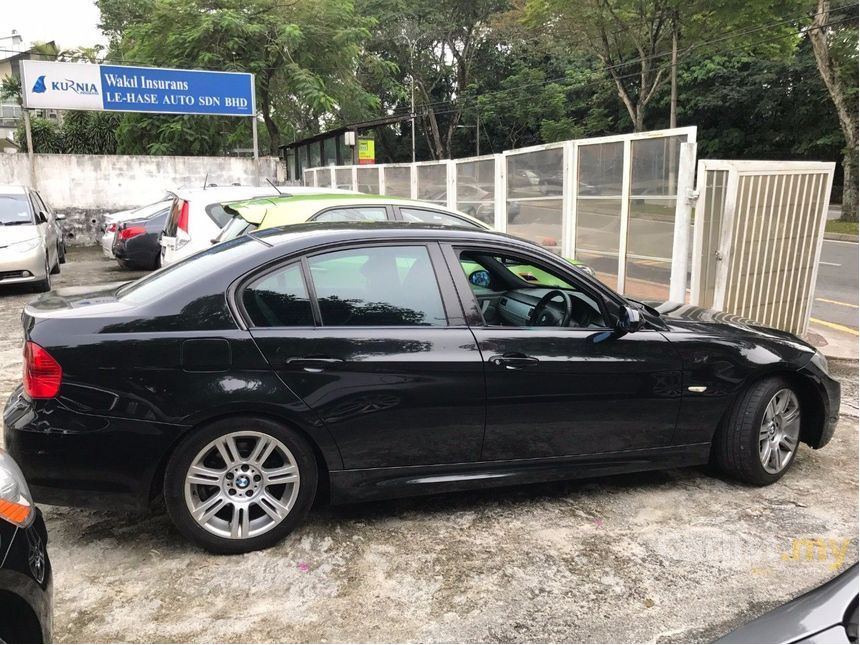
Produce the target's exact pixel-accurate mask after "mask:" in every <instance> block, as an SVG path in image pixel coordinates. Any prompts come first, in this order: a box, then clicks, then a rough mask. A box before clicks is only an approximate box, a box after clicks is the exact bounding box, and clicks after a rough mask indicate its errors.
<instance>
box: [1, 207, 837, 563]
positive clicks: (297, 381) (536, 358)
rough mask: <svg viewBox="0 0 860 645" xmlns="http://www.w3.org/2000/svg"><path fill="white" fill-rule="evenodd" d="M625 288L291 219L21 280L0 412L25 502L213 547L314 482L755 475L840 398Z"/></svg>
mask: <svg viewBox="0 0 860 645" xmlns="http://www.w3.org/2000/svg"><path fill="white" fill-rule="evenodd" d="M660 309H661V310H662V311H661V310H658V309H654V308H651V307H650V306H647V305H645V304H641V303H638V302H635V301H631V300H627V299H625V298H624V297H622V296H620V295H618V294H616V293H614V292H613V291H611V290H610V289H608V288H607V287H606V286H604V285H603V284H601V283H600V282H598V281H597V280H595V279H593V278H592V277H590V276H589V275H586V274H585V273H584V272H582V271H580V270H578V269H577V268H576V267H573V266H571V265H570V264H569V263H567V262H565V261H564V260H563V259H561V258H559V257H557V256H555V255H553V254H551V253H549V252H547V251H544V250H543V249H541V248H540V247H538V246H535V245H533V244H530V243H528V242H524V241H522V240H517V239H515V238H512V237H508V236H506V235H502V234H499V233H492V232H486V231H479V230H475V229H470V230H466V229H456V228H441V227H432V226H417V225H410V224H397V223H381V224H367V225H355V224H352V225H349V227H348V228H347V227H345V225H319V224H317V225H301V226H293V227H290V228H289V230H286V229H272V230H268V231H264V232H257V233H254V234H252V235H249V236H244V237H242V238H238V239H236V240H232V241H230V242H227V243H224V244H221V245H217V246H214V247H212V248H211V249H208V250H207V251H204V252H202V253H200V254H198V255H196V256H193V257H191V258H189V259H187V260H185V261H183V262H180V263H177V264H176V265H173V266H171V267H168V268H166V269H162V270H161V271H158V272H156V273H154V274H152V275H150V276H147V277H145V278H143V279H141V280H138V281H137V282H133V283H129V284H127V285H124V286H122V287H119V288H116V287H109V288H101V289H97V290H92V291H90V292H85V290H81V289H80V288H78V289H77V290H75V291H65V292H64V291H62V290H60V291H56V292H52V293H50V294H47V295H45V296H43V297H41V298H39V299H37V300H35V301H34V302H32V303H31V304H29V305H28V306H27V307H26V309H25V311H24V314H23V317H22V320H23V324H24V333H25V348H24V362H25V373H24V382H23V384H22V385H21V386H19V387H18V389H17V390H15V391H14V392H13V394H12V396H11V398H10V400H9V401H8V403H7V406H6V409H5V412H4V425H5V438H6V445H7V446H8V449H9V451H10V452H11V453H12V454H13V455H14V456H15V458H16V459H17V460H18V462H19V463H20V464H21V467H22V469H23V470H24V472H25V474H26V475H27V477H28V479H29V481H30V484H31V487H32V490H33V492H34V494H35V496H36V499H37V500H39V501H44V502H45V503H51V504H70V505H94V504H98V505H103V506H108V507H111V508H116V507H117V506H119V505H133V506H138V507H140V506H147V505H149V504H150V503H152V502H153V500H155V499H156V498H159V497H162V496H163V498H164V500H165V503H166V506H167V509H168V512H169V514H170V516H171V518H172V519H173V521H174V522H175V524H176V526H177V527H178V528H179V530H180V531H181V532H182V533H183V534H184V535H186V536H187V537H188V538H189V539H191V540H193V541H194V542H196V543H197V544H199V545H202V546H203V547H205V548H207V549H209V550H211V551H213V552H219V553H238V552H244V551H249V550H255V549H261V548H265V547H267V546H270V545H272V544H274V543H275V542H277V541H278V540H280V539H281V538H282V537H283V536H284V535H286V534H287V533H288V532H289V531H290V530H292V529H293V528H294V527H296V526H297V525H298V524H299V523H300V522H302V520H303V519H304V517H305V516H306V514H307V512H308V510H309V508H310V506H311V503H312V502H313V501H314V498H315V497H316V496H317V495H318V494H323V492H324V494H325V495H326V496H327V499H328V500H329V501H331V502H333V503H342V502H352V501H359V500H368V499H374V498H384V497H396V496H407V495H417V494H425V493H435V492H442V491H455V490H462V489H466V488H474V487H488V486H498V485H512V484H520V483H528V482H536V481H547V480H557V479H570V478H575V477H584V476H592V475H606V474H612V473H622V472H630V471H642V470H648V469H659V468H668V467H676V466H690V465H695V464H703V463H706V462H708V461H709V460H711V459H713V460H714V461H716V462H717V463H718V464H719V465H720V466H721V467H722V469H723V471H725V472H726V473H727V474H728V475H730V476H733V477H735V478H737V479H739V480H742V481H744V482H748V483H750V484H755V485H764V484H770V483H772V482H775V481H776V480H778V479H779V478H780V477H782V476H783V475H784V474H785V472H786V471H787V470H788V469H789V467H790V466H791V464H792V462H793V460H794V459H795V457H796V456H797V451H798V446H799V444H800V443H801V442H803V443H806V444H808V445H810V446H812V447H813V448H821V447H822V446H824V445H825V444H827V442H828V441H829V440H830V438H831V436H832V434H833V430H834V427H835V424H836V419H837V416H838V410H839V396H840V390H839V384H838V383H837V382H836V381H835V380H834V379H833V378H832V377H831V376H830V375H829V374H828V368H827V363H826V361H825V359H824V357H823V356H822V355H821V354H819V353H817V352H816V351H815V350H814V349H813V348H812V347H810V346H809V345H807V344H805V343H803V342H802V341H800V340H799V339H797V338H795V337H794V336H792V335H790V334H787V333H783V332H779V331H775V330H771V329H763V328H759V327H754V326H751V325H749V324H746V323H744V322H743V321H733V320H731V319H730V317H724V316H721V315H718V314H716V315H715V314H713V313H712V312H704V311H701V310H695V309H691V308H689V307H672V306H668V305H667V306H665V307H661V308H660Z"/></svg>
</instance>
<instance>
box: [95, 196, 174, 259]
mask: <svg viewBox="0 0 860 645" xmlns="http://www.w3.org/2000/svg"><path fill="white" fill-rule="evenodd" d="M172 202H173V195H168V196H166V197H163V198H162V199H160V200H158V201H157V202H154V203H152V204H147V205H146V206H140V207H139V208H132V209H130V210H127V211H119V212H117V213H111V214H110V215H105V218H104V222H105V223H104V227H103V228H102V238H101V245H102V252H103V253H104V255H105V257H106V258H109V259H111V260H113V259H114V255H113V241H114V238H115V237H116V231H117V229H118V228H119V225H120V224H122V223H123V222H127V221H129V220H133V219H142V218H144V217H149V216H150V215H154V214H155V213H157V212H159V211H160V210H162V209H164V208H166V207H168V206H170V204H171V203H172Z"/></svg>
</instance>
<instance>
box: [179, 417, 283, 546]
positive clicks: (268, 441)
mask: <svg viewBox="0 0 860 645" xmlns="http://www.w3.org/2000/svg"><path fill="white" fill-rule="evenodd" d="M299 486H300V476H299V468H298V464H297V462H296V459H295V457H294V456H293V453H292V452H290V450H289V448H287V447H286V446H285V445H284V444H283V443H282V442H281V441H279V440H278V439H275V438H274V437H273V436H271V435H268V434H265V433H262V432H250V431H248V432H243V431H237V432H231V433H229V434H225V435H222V436H220V437H218V438H217V439H215V440H214V441H212V442H210V443H209V444H207V445H206V446H205V447H204V448H203V449H202V450H200V452H198V453H197V455H196V456H195V457H194V459H193V460H192V462H191V466H189V468H188V470H187V472H186V474H185V504H186V506H187V508H188V512H189V513H190V515H191V517H192V518H193V519H194V521H195V522H197V524H199V525H200V526H201V527H202V528H204V529H205V530H206V531H208V532H210V533H212V534H213V535H217V536H219V537H225V538H231V539H234V540H239V539H247V538H251V537H256V536H258V535H262V534H264V533H267V532H269V531H271V530H272V529H273V528H275V527H276V526H278V525H279V524H280V523H281V522H283V521H284V520H285V519H286V517H287V516H288V515H289V513H290V511H291V510H292V508H293V506H294V505H295V502H296V498H297V496H298V493H299Z"/></svg>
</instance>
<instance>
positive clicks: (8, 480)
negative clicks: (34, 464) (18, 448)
mask: <svg viewBox="0 0 860 645" xmlns="http://www.w3.org/2000/svg"><path fill="white" fill-rule="evenodd" d="M47 543H48V535H47V532H46V531H45V522H44V520H43V519H42V514H41V512H40V511H39V509H38V508H36V507H35V506H34V505H33V501H32V499H30V491H29V490H28V488H27V482H26V481H24V476H23V475H22V474H21V471H20V470H19V469H18V466H17V465H16V464H15V462H14V461H13V460H12V458H11V457H10V456H9V455H8V454H7V453H5V452H4V451H3V450H2V449H0V643H50V642H51V626H52V618H53V608H54V607H53V582H52V575H51V562H50V560H48V553H47V551H46V550H45V547H46V545H47Z"/></svg>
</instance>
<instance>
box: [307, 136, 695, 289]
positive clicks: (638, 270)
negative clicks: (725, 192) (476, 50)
mask: <svg viewBox="0 0 860 645" xmlns="http://www.w3.org/2000/svg"><path fill="white" fill-rule="evenodd" d="M695 141H696V128H695V127H687V128H677V129H673V130H658V131H652V132H640V133H635V134H625V135H618V136H609V137H599V138H593V139H579V140H574V141H563V142H559V143H553V144H548V145H542V146H535V147H531V148H522V149H517V150H508V151H505V152H504V153H502V154H495V155H485V156H481V157H472V158H467V159H456V160H451V161H431V162H420V163H415V164H380V165H373V166H329V167H324V168H311V169H307V170H305V171H304V183H305V184H306V185H310V186H332V187H338V188H347V189H353V190H359V191H361V192H366V193H378V194H381V195H394V196H399V197H410V198H413V199H422V200H426V201H430V202H435V203H438V204H442V205H446V206H448V207H450V208H455V209H457V210H460V211H463V212H466V213H469V214H472V215H474V216H475V217H477V218H479V219H481V220H483V221H485V222H487V223H489V224H492V225H493V227H494V228H496V229H497V230H499V231H506V232H509V233H512V234H514V235H518V236H520V237H524V238H527V239H530V240H533V241H535V242H537V243H539V244H542V245H543V246H545V247H547V248H549V249H551V250H553V251H555V252H556V253H560V254H561V255H563V256H565V257H570V258H573V257H575V258H577V259H578V260H581V261H583V262H585V263H587V264H589V265H590V266H591V267H592V268H593V269H594V270H595V271H596V272H597V274H598V276H599V277H600V278H601V279H602V280H603V281H604V282H606V283H607V284H609V285H610V286H612V287H614V288H616V289H617V290H618V291H621V292H623V293H626V294H628V295H631V296H635V297H640V298H648V299H654V300H667V299H670V297H671V299H673V300H678V301H684V300H685V299H686V288H687V266H688V252H687V249H688V246H689V244H688V240H689V235H690V232H689V228H690V210H691V209H690V204H689V202H688V199H687V197H688V195H687V191H688V189H691V188H692V186H693V179H694V175H695ZM685 144H689V145H686V146H685ZM679 195H680V198H679ZM673 258H674V260H673Z"/></svg>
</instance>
